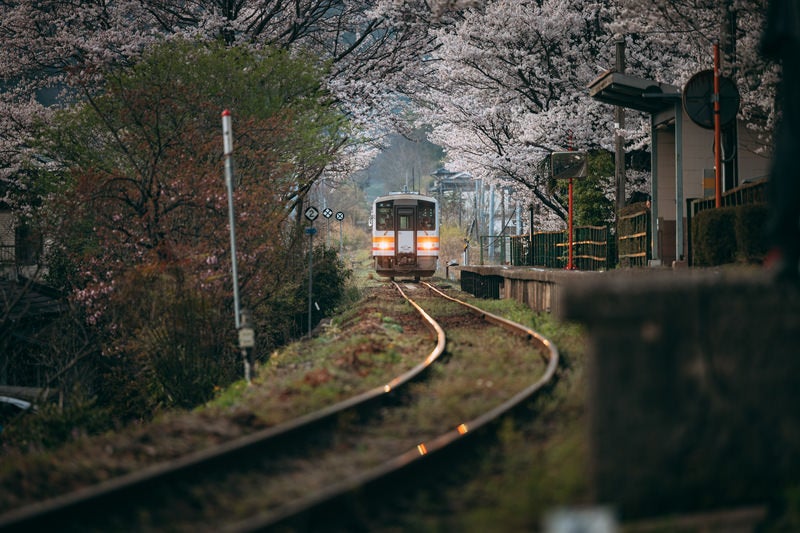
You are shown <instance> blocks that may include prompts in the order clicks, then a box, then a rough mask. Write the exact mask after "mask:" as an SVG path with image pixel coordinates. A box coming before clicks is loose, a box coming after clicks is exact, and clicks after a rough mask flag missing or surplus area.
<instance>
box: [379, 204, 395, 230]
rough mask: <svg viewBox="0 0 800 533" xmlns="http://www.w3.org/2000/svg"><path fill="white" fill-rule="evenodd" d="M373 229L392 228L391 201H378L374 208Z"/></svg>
mask: <svg viewBox="0 0 800 533" xmlns="http://www.w3.org/2000/svg"><path fill="white" fill-rule="evenodd" d="M375 218H376V219H377V220H376V221H375V229H377V230H381V231H390V230H392V229H394V227H393V226H394V224H393V222H392V202H380V203H379V204H378V205H377V206H376V208H375Z"/></svg>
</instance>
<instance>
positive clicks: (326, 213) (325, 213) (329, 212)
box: [322, 207, 333, 218]
mask: <svg viewBox="0 0 800 533" xmlns="http://www.w3.org/2000/svg"><path fill="white" fill-rule="evenodd" d="M332 214H333V210H332V209H331V208H330V207H326V208H325V210H324V211H323V212H322V216H324V217H325V218H331V215H332Z"/></svg>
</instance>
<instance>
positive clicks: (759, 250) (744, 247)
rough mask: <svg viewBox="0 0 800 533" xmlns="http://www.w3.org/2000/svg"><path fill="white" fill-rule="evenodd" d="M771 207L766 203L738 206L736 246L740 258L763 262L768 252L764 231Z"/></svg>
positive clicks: (747, 260)
mask: <svg viewBox="0 0 800 533" xmlns="http://www.w3.org/2000/svg"><path fill="white" fill-rule="evenodd" d="M768 213H769V209H768V208H767V206H766V205H743V206H739V207H737V208H736V247H737V249H738V251H739V258H740V259H741V260H743V261H746V262H750V263H752V262H761V261H763V259H764V256H765V255H766V254H767V248H768V246H767V239H766V235H765V233H764V228H765V226H766V220H767V215H768Z"/></svg>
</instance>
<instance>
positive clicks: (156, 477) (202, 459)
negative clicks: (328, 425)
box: [0, 282, 447, 532]
mask: <svg viewBox="0 0 800 533" xmlns="http://www.w3.org/2000/svg"><path fill="white" fill-rule="evenodd" d="M393 283H394V282H393ZM394 285H395V287H396V289H397V290H398V291H399V292H400V294H401V295H402V296H403V297H404V298H405V299H406V300H408V301H409V302H410V303H411V305H412V306H413V307H414V308H415V309H416V310H417V311H418V312H419V313H420V315H421V316H422V318H423V320H424V321H425V323H426V324H427V325H428V327H429V328H430V329H431V331H432V332H433V333H435V335H436V346H435V347H434V348H433V350H432V351H431V352H430V353H429V354H428V356H427V357H425V359H424V360H423V361H422V362H420V363H418V364H417V365H415V366H414V367H413V368H411V369H410V370H408V371H406V372H404V373H402V374H400V375H399V376H396V377H395V378H393V379H391V380H390V381H388V382H386V383H385V384H383V385H379V386H376V387H374V388H372V389H370V390H368V391H366V392H363V393H361V394H358V395H356V396H353V397H350V398H347V399H346V400H343V401H341V402H338V403H335V404H332V405H330V406H327V407H325V408H322V409H319V410H317V411H314V412H312V413H308V414H307V415H303V416H300V417H298V418H294V419H292V420H288V421H286V422H284V423H281V424H277V425H275V426H272V427H269V428H266V429H264V430H261V431H258V432H255V433H252V434H250V435H247V436H245V437H241V438H238V439H235V440H232V441H229V442H226V443H223V444H220V445H218V446H214V447H213V448H207V449H204V450H200V451H198V452H195V453H192V454H189V455H186V456H183V457H180V458H178V459H175V460H171V461H168V462H165V463H158V464H155V465H152V466H148V467H145V468H142V469H140V470H137V471H135V472H131V473H128V474H124V475H122V476H119V477H116V478H113V479H110V480H108V481H104V482H101V483H98V484H96V485H92V486H89V487H86V488H82V489H78V490H76V491H74V492H70V493H67V494H63V495H61V496H56V497H53V498H50V499H47V500H44V501H42V502H37V503H33V504H30V505H26V506H24V507H20V508H17V509H14V510H11V511H9V512H7V513H5V514H3V515H0V531H3V532H11V531H25V532H29V531H33V530H38V529H41V528H42V527H43V526H57V525H58V524H59V523H60V521H61V520H62V517H63V516H65V515H69V514H71V513H75V512H78V511H79V510H80V509H83V508H87V507H88V506H97V505H98V504H99V503H101V502H102V501H104V500H107V499H110V498H112V497H116V498H118V497H120V496H121V495H124V494H126V493H131V492H134V491H136V490H139V489H141V488H142V487H144V486H145V485H149V484H152V483H157V482H161V481H166V480H169V479H172V478H174V477H176V476H179V475H180V474H181V473H183V472H188V471H189V470H193V469H195V468H198V467H201V468H202V467H203V466H209V465H211V464H213V463H215V462H218V461H222V460H224V459H228V458H231V457H234V456H235V455H237V454H240V453H243V452H246V451H248V450H253V449H257V448H259V447H261V446H265V445H266V444H267V443H269V442H270V441H272V440H274V439H276V438H278V437H285V436H288V435H289V434H290V433H293V432H295V431H299V430H301V429H303V428H308V427H310V426H312V425H314V424H318V423H320V422H322V421H325V420H328V419H331V418H333V417H334V416H336V415H338V414H340V413H342V412H343V411H346V410H348V409H353V408H355V407H359V406H365V405H367V404H368V403H371V402H374V401H377V400H378V399H379V398H382V397H384V396H385V395H387V394H389V393H390V392H392V391H393V390H395V389H397V388H398V387H400V386H402V385H404V384H406V383H408V382H410V381H411V380H413V379H415V378H416V377H417V376H419V375H420V374H421V373H422V372H424V371H425V370H426V369H427V368H428V367H429V366H430V365H431V364H433V362H434V361H436V359H438V358H439V356H440V355H441V354H442V353H444V350H445V347H446V343H447V339H446V336H445V333H444V330H443V329H442V328H441V326H439V324H438V323H437V322H436V321H435V320H434V319H433V318H431V317H430V315H428V314H427V313H426V312H425V311H424V310H423V309H422V308H421V307H420V306H419V305H417V304H416V303H415V302H413V301H412V300H411V299H410V298H408V296H407V295H406V294H405V293H404V292H403V291H402V289H401V288H400V286H399V285H397V284H396V283H394Z"/></svg>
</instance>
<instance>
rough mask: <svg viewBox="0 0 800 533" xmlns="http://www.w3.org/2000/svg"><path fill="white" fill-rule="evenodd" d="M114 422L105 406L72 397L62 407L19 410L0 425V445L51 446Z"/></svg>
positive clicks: (23, 446)
mask: <svg viewBox="0 0 800 533" xmlns="http://www.w3.org/2000/svg"><path fill="white" fill-rule="evenodd" d="M113 427H114V421H113V418H112V416H111V413H110V412H109V410H108V409H104V408H102V407H100V406H98V405H97V403H96V401H95V400H94V399H90V400H84V399H78V398H73V401H72V403H71V404H70V405H69V406H67V407H64V408H61V407H58V406H57V405H54V404H50V403H44V404H41V405H40V406H39V407H38V408H37V409H36V411H30V412H25V413H22V414H21V415H20V416H19V417H17V418H16V419H15V420H14V421H13V423H11V424H9V425H8V426H7V427H5V428H3V445H4V446H8V447H15V448H18V449H20V450H26V449H28V450H30V449H38V450H41V449H52V448H57V447H58V446H61V445H62V444H64V443H65V442H68V441H70V440H74V439H76V438H78V437H81V436H84V435H94V434H97V433H101V432H103V431H106V430H109V429H112V428H113Z"/></svg>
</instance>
